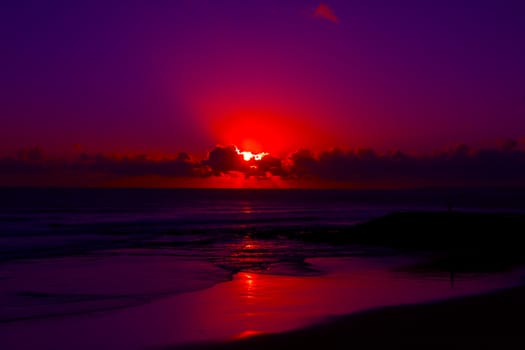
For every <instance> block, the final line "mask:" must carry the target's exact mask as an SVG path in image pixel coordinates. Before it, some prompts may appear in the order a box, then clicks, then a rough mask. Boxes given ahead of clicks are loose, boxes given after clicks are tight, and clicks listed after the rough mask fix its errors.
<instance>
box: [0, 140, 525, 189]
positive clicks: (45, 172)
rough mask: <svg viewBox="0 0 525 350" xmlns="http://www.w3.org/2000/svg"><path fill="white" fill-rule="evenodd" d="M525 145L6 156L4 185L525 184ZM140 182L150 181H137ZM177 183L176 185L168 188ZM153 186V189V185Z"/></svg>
mask: <svg viewBox="0 0 525 350" xmlns="http://www.w3.org/2000/svg"><path fill="white" fill-rule="evenodd" d="M523 144H524V143H523V142H522V141H516V140H513V139H508V140H502V142H501V143H500V146H499V147H498V148H490V149H478V150H476V149H472V148H470V147H468V146H467V145H463V144H462V145H458V146H456V147H454V148H452V149H448V150H444V151H440V152H435V153H433V154H429V155H419V156H415V155H409V154H406V153H403V152H401V151H396V152H390V153H386V154H380V153H378V152H376V151H375V150H373V149H357V150H342V149H333V150H329V151H323V152H318V153H315V152H312V151H310V150H307V149H302V150H298V151H297V152H295V153H293V154H291V155H290V156H289V157H287V158H284V159H281V158H277V157H274V156H272V155H268V156H266V157H264V158H262V159H261V160H260V161H256V160H254V159H252V160H250V161H245V160H244V159H243V157H242V155H240V154H239V153H238V152H237V150H236V148H235V146H217V147H215V148H213V149H212V150H211V151H210V152H209V153H208V155H207V157H206V158H205V159H202V160H197V159H193V158H192V157H191V156H190V155H189V154H188V153H184V152H181V153H178V154H174V155H173V156H171V157H166V158H163V159H157V158H152V157H150V156H148V155H146V154H138V155H131V156H130V155H125V156H119V155H108V154H102V153H98V154H87V153H82V154H79V155H77V156H71V157H69V158H68V157H62V158H56V157H55V158H53V157H52V156H49V155H47V153H45V152H44V151H43V150H42V149H41V148H38V147H35V148H29V149H23V150H21V151H19V152H18V153H17V154H16V155H13V156H11V157H4V158H0V169H1V171H0V186H14V185H16V186H99V185H105V184H112V183H114V184H119V183H120V184H122V183H128V184H130V186H133V184H139V185H140V186H148V185H150V186H156V185H158V184H161V183H164V184H167V186H178V185H180V186H184V185H185V184H188V183H189V184H190V185H191V184H192V183H191V182H188V181H197V180H198V181H201V180H203V181H208V180H209V181H211V182H210V183H212V182H213V180H214V179H215V180H218V179H228V178H235V179H238V180H241V181H242V179H243V178H244V179H249V180H250V181H252V183H253V181H259V180H268V179H272V180H275V179H276V178H279V179H280V180H281V181H283V183H285V182H288V183H289V184H290V186H291V187H296V186H295V184H300V183H305V182H304V181H303V180H306V181H307V182H308V183H309V184H310V185H312V184H319V185H323V184H329V185H334V184H335V185H336V186H339V185H340V186H342V187H347V186H354V187H368V188H371V187H422V186H525V150H524V149H523ZM133 179H142V180H141V181H140V182H136V181H135V182H134V180H133ZM164 180H169V181H168V182H162V181H164ZM148 181H150V183H148Z"/></svg>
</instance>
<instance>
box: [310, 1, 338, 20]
mask: <svg viewBox="0 0 525 350" xmlns="http://www.w3.org/2000/svg"><path fill="white" fill-rule="evenodd" d="M314 17H316V18H322V19H325V20H328V21H330V22H333V23H339V18H338V17H337V16H336V15H335V13H334V11H332V9H331V8H330V7H329V6H328V5H326V4H325V3H321V4H320V5H319V6H317V8H316V9H315V11H314Z"/></svg>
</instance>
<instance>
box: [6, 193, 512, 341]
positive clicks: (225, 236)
mask: <svg viewBox="0 0 525 350" xmlns="http://www.w3.org/2000/svg"><path fill="white" fill-rule="evenodd" d="M0 194H1V195H2V196H1V198H0V305H1V307H0V345H1V348H2V349H6V350H11V349H34V348H39V349H57V350H60V349H94V348H98V349H140V348H144V347H149V346H165V345H180V344H185V343H194V342H203V341H218V340H228V339H234V338H238V337H243V336H248V335H253V334H257V333H261V332H262V333H264V332H281V331H285V330H289V329H294V328H297V327H303V326H305V325H309V324H312V323H316V322H321V321H322V320H325V319H326V318H327V317H330V316H333V315H340V314H346V313H351V312H355V311H359V310H365V309H370V308H375V307H380V306H384V305H397V304H404V303H418V302H427V301H432V300H437V299H443V298H449V297H454V296H461V295H466V294H475V293H482V292H486V291H490V290H494V289H498V288H504V287H509V286H513V285H516V284H518V283H519V282H521V277H522V273H521V271H515V272H510V273H504V274H498V275H496V274H486V275H482V274H478V275H457V274H456V275H455V279H454V284H453V285H452V284H451V281H450V280H449V277H450V276H449V275H448V274H432V275H428V274H410V273H402V272H399V271H403V270H405V271H406V270H407V269H403V267H406V266H407V265H410V264H413V263H415V262H416V261H418V259H420V258H421V257H406V256H405V257H400V256H399V255H398V254H396V252H394V251H391V250H387V249H371V248H370V247H359V246H350V245H341V246H334V245H330V244H326V243H319V242H321V241H322V239H321V240H319V242H310V241H307V240H304V239H303V238H302V235H303V232H304V231H308V230H309V229H311V228H315V229H316V232H318V234H319V235H322V234H323V232H325V231H324V230H331V229H333V228H344V227H347V226H348V225H351V224H354V223H357V222H363V221H366V220H369V219H371V218H374V217H378V216H381V215H384V214H386V213H390V212H394V211H402V210H411V209H414V208H417V209H426V210H435V209H440V208H442V205H443V203H444V200H445V199H446V198H447V196H448V195H450V194H446V195H444V194H443V193H441V192H439V191H437V192H436V191H434V192H432V191H430V192H422V193H419V192H410V191H408V192H402V191H401V192H395V193H391V192H390V193H382V192H374V191H372V192H366V191H365V192H363V191H357V192H356V191H354V192H352V191H342V192H341V191H222V190H219V191H213V190H212V191H210V190H167V191H164V190H163V191H161V190H53V189H48V190H44V189H39V190H37V189H35V190H31V189H13V190H5V189H4V190H0ZM507 195H508V193H506V192H504V193H503V194H499V195H496V196H495V197H494V196H493V201H492V202H491V201H471V202H469V201H468V200H466V201H464V204H465V210H470V209H471V207H470V206H468V205H467V204H469V203H470V204H472V203H474V202H476V203H480V204H483V203H484V206H483V208H481V207H480V208H479V209H480V210H481V209H483V210H486V209H487V208H488V207H487V203H489V202H490V203H492V204H494V206H493V207H492V209H491V210H497V209H498V208H499V206H498V205H497V204H498V203H500V204H501V203H502V201H501V199H502V198H503V199H505V198H507V197H508V196H507ZM489 197H490V196H489ZM498 198H499V199H500V201H499V202H498ZM510 203H511V204H512V203H514V204H512V205H511V207H512V208H510V209H512V210H518V211H520V210H521V209H520V207H518V206H516V203H517V202H512V201H511V202H510ZM470 204H469V205H470ZM469 208H470V209H469ZM507 209H509V208H507ZM343 231H344V230H343ZM343 231H342V232H343ZM321 238H322V237H321Z"/></svg>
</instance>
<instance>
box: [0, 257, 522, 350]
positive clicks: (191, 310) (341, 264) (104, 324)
mask: <svg viewBox="0 0 525 350" xmlns="http://www.w3.org/2000/svg"><path fill="white" fill-rule="evenodd" d="M414 261H415V259H414V258H406V257H405V258H396V257H388V258H385V257H383V258H372V257H353V258H314V259H310V260H308V261H307V262H308V263H309V264H310V268H311V269H312V271H316V273H312V274H311V275H310V276H297V275H291V274H280V275H274V274H271V273H253V272H239V273H236V274H235V275H234V276H233V279H232V280H231V281H225V282H221V283H217V284H214V285H213V286H210V285H208V286H206V283H205V282H204V281H205V280H207V281H210V280H213V278H223V277H224V276H222V275H221V274H220V273H219V275H218V276H217V275H215V272H216V271H215V272H214V269H215V268H214V266H213V265H212V264H203V263H197V264H196V262H195V261H190V262H188V261H181V260H175V261H172V262H171V266H169V267H168V270H171V272H170V273H168V274H167V275H169V276H170V279H168V280H164V278H165V277H167V276H160V275H154V276H144V275H140V274H139V275H138V276H137V281H140V282H141V283H136V284H134V283H133V281H130V280H128V279H126V278H124V280H125V281H127V282H129V283H130V284H128V285H120V284H119V285H118V287H116V286H115V284H114V283H113V284H112V283H110V280H107V281H103V280H99V281H96V283H95V284H94V286H95V287H97V286H98V289H97V290H90V289H89V287H90V286H88V285H85V284H83V283H84V282H83V281H82V280H79V281H72V283H71V285H72V286H73V285H74V286H76V287H77V288H78V291H83V292H90V293H94V294H96V293H100V292H101V291H105V292H108V291H109V290H111V291H112V292H113V293H115V294H116V295H118V294H119V293H120V292H121V291H120V288H124V291H125V292H126V293H128V294H129V293H130V292H131V291H135V292H136V295H145V294H147V293H149V292H151V290H152V289H156V288H157V287H159V286H158V285H157V286H154V287H153V286H151V285H149V284H148V283H146V281H149V282H155V281H156V283H157V284H159V283H161V284H164V283H165V284H166V285H170V286H173V285H175V286H177V288H180V289H179V290H177V291H175V290H171V291H170V292H171V293H175V294H170V295H165V296H164V297H160V298H155V299H149V300H144V302H143V303H140V304H130V305H126V304H124V305H116V307H117V308H115V309H112V308H108V309H105V310H104V311H98V312H94V313H93V312H87V309H86V310H83V311H82V310H78V311H79V312H78V313H72V314H63V315H62V316H57V317H50V318H33V319H27V320H19V321H15V322H7V323H3V324H0V339H1V340H2V344H3V346H2V348H3V349H34V348H39V349H95V348H96V349H141V348H147V347H151V346H168V345H181V344H186V343H198V342H206V341H223V340H231V339H235V338H239V337H244V336H250V335H253V334H259V333H268V332H282V331H286V330H290V329H294V328H298V327H304V326H307V325H310V324H314V323H318V322H322V321H323V320H326V319H327V318H328V317H330V316H335V315H342V314H347V313H352V312H356V311H360V310H366V309H371V308H377V307H381V306H386V305H399V304H409V303H421V302H428V301H434V300H439V299H445V298H450V297H456V296H462V295H468V294H474V293H482V292H487V291H491V290H495V289H498V288H504V287H510V286H514V285H516V284H518V283H519V282H520V281H521V279H522V277H523V275H524V274H523V271H514V272H509V273H506V274H498V275H495V274H493V275H459V276H456V278H455V282H454V285H453V286H452V285H451V283H450V282H451V281H450V279H449V276H448V275H447V274H437V275H436V274H433V275H432V276H426V275H422V274H418V275H413V274H409V273H403V272H396V271H398V270H399V268H401V267H404V266H407V265H409V264H411V263H413V262H414ZM101 263H104V262H101ZM106 265H107V264H106V263H104V266H106ZM141 265H142V263H141ZM45 268H46V267H45V266H44V267H42V269H45ZM72 268H73V269H79V268H80V269H81V267H79V266H74V267H72ZM143 268H146V269H147V266H145V267H143ZM188 269H189V271H190V272H189V273H188ZM285 269H286V268H283V270H285ZM184 271H186V272H184ZM115 272H116V271H114V270H113V271H112V270H111V269H108V270H107V273H108V276H109V275H110V276H114V275H113V273H115ZM177 272H181V273H183V275H177ZM184 273H187V274H184ZM201 274H203V275H201ZM196 276H197V277H196ZM198 276H204V279H199V278H198ZM86 277H87V276H86ZM123 277H125V276H123ZM99 278H101V277H99ZM60 280H61V279H60V278H59V279H58V281H60ZM55 282H56V281H55ZM203 282H204V284H202V283H203ZM47 283H48V284H49V286H50V287H52V286H54V287H55V288H57V286H56V285H55V283H54V282H53V283H51V282H50V281H48V282H47ZM78 283H80V284H78ZM195 287H198V288H202V289H198V290H192V289H193V288H195ZM115 288H116V289H115ZM188 290H191V291H188ZM50 292H57V290H55V291H50ZM69 292H75V291H71V290H70V291H69ZM90 302H92V301H90V300H83V301H78V300H77V301H76V303H80V304H82V303H87V304H88V305H86V307H87V308H88V309H89V307H92V306H93V305H90V304H89V303H90ZM47 303H48V305H47V306H48V307H51V308H53V309H55V308H60V307H64V305H66V306H67V304H68V301H67V300H64V299H62V300H49V301H47ZM69 303H75V301H69ZM114 306H115V305H114ZM21 307H25V308H28V309H32V308H33V307H34V305H30V304H25V305H23V306H21ZM55 310H56V309H55ZM27 335H31V336H30V337H28V336H27Z"/></svg>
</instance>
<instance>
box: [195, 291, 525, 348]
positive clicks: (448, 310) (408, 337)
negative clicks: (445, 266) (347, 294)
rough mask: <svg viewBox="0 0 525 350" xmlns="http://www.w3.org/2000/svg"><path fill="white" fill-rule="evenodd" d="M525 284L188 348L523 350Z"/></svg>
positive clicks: (524, 335)
mask: <svg viewBox="0 0 525 350" xmlns="http://www.w3.org/2000/svg"><path fill="white" fill-rule="evenodd" d="M524 317H525V286H524V287H517V288H513V289H507V290H502V291H498V292H494V293H491V294H487V295H478V296H469V297H463V298H458V299H454V300H449V301H444V302H437V303H432V304H423V305H409V306H395V307H385V308H381V309H376V310H372V311H366V312H362V313H358V314H354V315H349V316H344V317H338V318H334V319H332V320H331V321H328V322H326V323H323V324H320V325H316V326H313V327H308V328H304V329H301V330H296V331H291V332H286V333H281V334H273V335H271V334H269V335H256V336H253V337H250V338H245V339H241V340H237V341H234V342H227V343H219V344H207V345H199V346H192V347H187V349H209V350H212V349H216V350H219V349H239V350H240V349H273V350H275V349H352V348H353V349H370V348H371V349H398V348H399V349H521V348H523V344H524V341H525V332H524V328H523V320H524Z"/></svg>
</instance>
